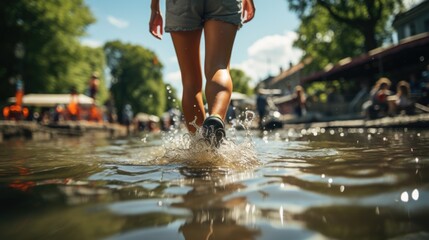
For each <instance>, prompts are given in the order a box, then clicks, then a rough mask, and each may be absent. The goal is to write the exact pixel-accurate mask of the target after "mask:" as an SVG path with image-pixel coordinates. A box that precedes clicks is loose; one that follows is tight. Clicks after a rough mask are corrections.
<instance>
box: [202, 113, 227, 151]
mask: <svg viewBox="0 0 429 240" xmlns="http://www.w3.org/2000/svg"><path fill="white" fill-rule="evenodd" d="M202 130H203V132H202V133H203V137H204V138H205V139H206V141H207V143H208V144H210V145H211V146H215V147H217V148H219V146H220V144H221V142H222V139H223V138H224V137H225V136H226V134H225V123H224V122H223V120H222V119H221V118H220V117H219V116H216V115H213V116H210V117H208V118H206V120H204V123H203V127H202Z"/></svg>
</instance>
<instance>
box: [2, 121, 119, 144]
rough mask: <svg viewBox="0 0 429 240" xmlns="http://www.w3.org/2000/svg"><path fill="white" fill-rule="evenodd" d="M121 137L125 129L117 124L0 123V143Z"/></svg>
mask: <svg viewBox="0 0 429 240" xmlns="http://www.w3.org/2000/svg"><path fill="white" fill-rule="evenodd" d="M84 135H91V136H96V137H123V136H127V129H126V127H124V126H122V125H119V124H110V123H94V122H88V121H65V122H62V123H58V124H40V123H37V122H31V121H0V142H3V141H7V140H9V139H13V138H24V139H29V140H47V139H52V138H55V137H57V136H71V137H73V136H84Z"/></svg>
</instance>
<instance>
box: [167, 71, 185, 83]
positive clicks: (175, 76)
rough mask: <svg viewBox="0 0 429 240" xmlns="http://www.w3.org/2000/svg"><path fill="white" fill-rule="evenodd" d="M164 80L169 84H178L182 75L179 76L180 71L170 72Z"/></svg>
mask: <svg viewBox="0 0 429 240" xmlns="http://www.w3.org/2000/svg"><path fill="white" fill-rule="evenodd" d="M165 80H166V81H167V82H169V83H174V82H179V83H180V82H181V80H182V75H181V74H180V71H177V72H170V73H167V75H166V76H165Z"/></svg>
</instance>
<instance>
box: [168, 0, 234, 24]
mask: <svg viewBox="0 0 429 240" xmlns="http://www.w3.org/2000/svg"><path fill="white" fill-rule="evenodd" d="M241 2H242V0H166V14H165V31H166V32H174V31H191V30H197V29H201V28H203V26H204V22H205V21H207V20H219V21H223V22H227V23H231V24H234V25H237V26H238V27H241V25H242V22H241Z"/></svg>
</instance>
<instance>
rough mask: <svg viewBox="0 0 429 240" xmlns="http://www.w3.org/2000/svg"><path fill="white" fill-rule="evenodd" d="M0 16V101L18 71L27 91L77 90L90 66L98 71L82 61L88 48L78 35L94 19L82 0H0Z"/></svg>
mask: <svg viewBox="0 0 429 240" xmlns="http://www.w3.org/2000/svg"><path fill="white" fill-rule="evenodd" d="M0 19H1V20H0V29H2V31H3V32H2V34H1V35H2V37H1V38H0V101H4V100H5V99H6V98H7V97H9V96H12V95H13V94H14V86H13V85H12V84H11V83H13V82H11V81H10V80H11V79H14V78H17V76H18V75H21V77H22V79H23V81H24V84H25V91H26V92H27V93H28V92H34V93H41V92H43V93H58V92H60V93H61V92H63V93H66V92H69V89H70V87H72V86H74V87H77V89H78V90H79V91H81V92H82V91H83V90H84V89H85V87H86V83H87V79H88V78H89V76H90V74H91V72H92V71H94V70H98V71H102V69H91V68H92V67H91V66H92V65H91V64H88V63H85V62H84V60H85V58H86V54H87V53H88V52H90V51H91V50H89V49H86V48H84V47H82V46H81V45H80V43H79V37H81V36H83V35H84V34H85V29H86V27H87V26H88V25H89V24H91V23H92V22H94V21H95V19H94V17H93V16H92V14H91V12H90V10H89V8H88V7H87V6H86V5H85V4H84V1H83V0H71V1H57V0H44V1H38V0H5V1H0ZM18 46H22V48H23V50H24V51H23V52H24V54H23V56H22V58H20V57H19V56H17V55H16V54H15V50H16V49H17V47H18ZM99 59H101V61H102V59H103V58H99ZM96 61H97V60H94V61H93V62H96ZM97 65H99V64H97Z"/></svg>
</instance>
